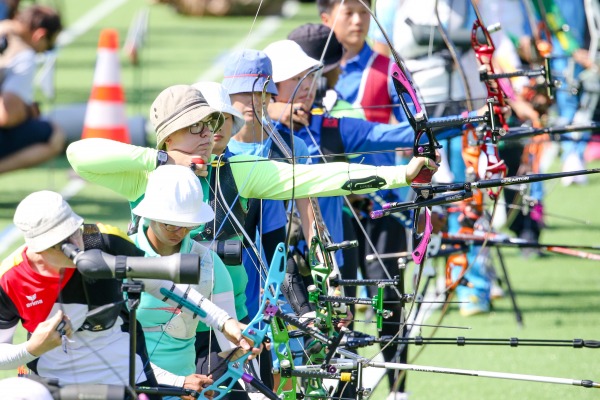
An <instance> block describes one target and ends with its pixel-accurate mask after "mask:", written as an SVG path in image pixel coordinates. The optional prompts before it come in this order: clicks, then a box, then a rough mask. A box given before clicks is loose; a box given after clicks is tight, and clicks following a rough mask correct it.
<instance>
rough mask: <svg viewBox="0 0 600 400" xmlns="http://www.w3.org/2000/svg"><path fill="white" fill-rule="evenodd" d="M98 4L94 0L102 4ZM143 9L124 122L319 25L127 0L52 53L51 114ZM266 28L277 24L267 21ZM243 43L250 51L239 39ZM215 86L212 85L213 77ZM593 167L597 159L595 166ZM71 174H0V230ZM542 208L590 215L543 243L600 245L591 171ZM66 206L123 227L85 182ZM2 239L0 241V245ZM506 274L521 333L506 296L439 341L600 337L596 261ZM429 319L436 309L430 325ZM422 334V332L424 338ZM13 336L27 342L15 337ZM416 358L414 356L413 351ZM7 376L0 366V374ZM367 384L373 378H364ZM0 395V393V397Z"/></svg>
mask: <svg viewBox="0 0 600 400" xmlns="http://www.w3.org/2000/svg"><path fill="white" fill-rule="evenodd" d="M99 3H101V2H94V3H93V4H94V5H95V4H99ZM61 4H62V5H63V13H64V15H65V19H66V25H67V26H69V25H72V24H74V23H75V22H77V21H78V20H79V19H80V18H81V17H82V16H84V15H85V14H86V13H88V12H89V11H90V9H91V8H92V6H91V5H90V4H92V2H86V1H75V0H64V1H62V2H61ZM145 7H149V9H150V14H149V15H150V17H149V32H148V37H147V41H146V46H145V47H144V49H143V50H142V53H141V61H142V63H141V66H139V67H134V66H132V65H130V64H129V62H128V61H127V59H126V58H125V57H124V56H123V57H122V63H121V65H122V79H123V86H124V89H125V91H126V97H127V109H128V113H129V114H130V115H132V114H140V113H141V114H144V115H145V114H146V110H147V109H148V107H149V105H150V103H151V102H152V100H153V99H154V97H155V96H156V95H157V94H158V92H159V91H160V90H162V89H163V88H165V87H167V86H169V85H172V84H177V83H192V82H194V81H196V80H197V79H198V78H199V77H201V76H202V75H203V74H205V73H206V71H208V70H209V69H210V68H211V66H212V65H213V64H214V63H215V62H216V61H217V60H219V57H221V56H222V55H223V54H224V53H225V52H226V51H227V50H228V49H230V48H232V47H233V46H235V45H238V44H240V42H242V41H243V40H245V39H246V40H248V42H246V43H251V46H250V47H253V48H258V49H262V48H264V47H265V45H266V44H268V43H269V42H270V41H273V40H278V39H283V38H285V36H286V35H287V33H288V32H289V31H290V30H291V29H293V28H294V27H296V26H298V25H300V24H302V23H305V22H316V21H317V12H316V8H315V6H314V4H302V5H301V6H300V8H299V10H298V12H297V13H296V14H295V15H294V16H293V17H291V18H289V19H283V20H273V19H268V20H266V21H267V22H265V25H264V26H263V29H264V28H265V27H270V28H272V31H271V32H269V33H268V34H267V35H266V36H265V37H263V38H258V37H257V36H258V33H257V32H258V30H259V29H258V26H259V25H260V24H261V23H262V22H263V21H265V19H264V18H259V19H258V20H257V21H256V23H255V28H254V30H253V31H252V32H251V26H252V23H253V18H251V17H239V18H237V17H236V18H202V19H198V18H188V17H182V16H179V15H177V14H175V13H174V12H173V11H172V10H171V9H169V8H168V7H166V6H164V5H152V6H150V3H149V2H146V1H142V0H130V1H125V2H123V3H122V5H120V6H119V7H118V8H116V9H115V10H114V11H113V12H111V13H109V14H108V15H107V16H106V17H104V18H102V19H101V20H100V21H98V22H97V23H95V24H94V25H93V26H91V27H90V29H89V30H87V31H85V32H84V33H83V34H82V35H81V36H79V37H78V38H76V39H75V40H74V41H73V42H72V43H71V44H70V45H68V46H66V47H65V48H62V49H60V50H59V58H58V62H57V66H58V68H57V75H56V86H57V96H56V99H54V100H53V101H52V102H49V101H46V100H44V99H42V98H40V100H41V101H42V106H43V107H44V108H45V110H48V109H49V108H50V107H52V106H53V105H60V104H67V103H80V102H85V101H86V100H87V98H88V96H89V93H90V89H91V84H92V76H93V72H94V63H95V58H96V44H97V38H98V33H99V31H100V30H101V29H102V28H105V27H111V28H116V29H118V30H119V32H120V34H121V41H123V40H124V38H125V36H126V32H127V28H128V26H129V23H130V21H131V19H132V17H133V15H134V14H135V13H136V12H137V11H138V10H140V9H142V8H145ZM270 24H273V25H270ZM241 46H242V47H249V46H247V45H246V46H245V45H243V44H241ZM213 79H220V77H218V76H217V77H215V78H213ZM593 166H595V167H600V164H596V165H593ZM71 177H72V172H71V170H70V168H69V165H68V163H67V162H66V160H65V159H64V157H63V158H58V159H56V160H54V161H52V162H50V163H47V164H45V165H43V166H39V167H36V168H32V169H29V170H25V171H18V172H14V173H10V174H5V175H0V187H1V188H2V189H1V190H0V235H2V232H6V231H5V230H6V228H7V227H9V225H10V223H11V220H12V216H13V213H14V209H15V207H16V205H17V204H18V202H19V201H20V200H21V199H22V198H23V197H25V196H26V195H27V194H29V193H30V192H32V191H35V190H41V189H50V190H56V191H61V190H62V189H63V188H65V187H66V185H67V184H68V182H69V180H70V179H71ZM547 187H548V188H549V195H548V199H547V203H546V210H547V211H548V212H551V213H554V214H560V215H569V216H572V217H575V218H580V219H587V220H589V221H590V222H591V224H589V225H582V224H577V223H573V222H568V221H564V220H560V219H556V218H547V223H548V225H549V226H548V229H546V230H545V231H544V234H543V241H544V242H546V243H573V244H575V243H580V244H588V245H598V244H599V243H600V228H599V227H600V213H598V212H597V211H596V208H595V206H596V205H597V204H598V203H597V202H598V199H599V196H598V193H599V187H600V177H597V176H591V177H590V179H589V184H588V185H587V186H583V187H579V186H577V187H567V188H563V187H562V186H560V184H559V185H557V186H556V185H555V184H554V183H550V184H548V185H547ZM70 203H71V204H72V205H73V208H74V209H75V211H76V212H78V213H79V214H81V215H82V216H84V217H85V219H86V220H87V221H94V222H95V221H101V222H105V223H111V224H114V225H116V226H118V227H120V228H126V226H127V222H128V217H129V209H128V205H127V203H126V202H125V201H124V200H123V199H121V198H118V197H117V196H115V195H114V194H112V193H111V192H109V191H108V190H106V189H103V188H100V187H98V186H96V185H92V184H87V185H85V186H84V187H83V189H82V190H81V191H79V192H78V193H77V194H76V195H75V196H74V197H73V198H72V199H71V200H70ZM4 240H7V239H6V237H4V236H0V245H4V244H5V242H4ZM19 245H20V242H19V241H16V242H14V243H11V244H10V245H8V246H6V249H5V250H4V251H2V252H0V257H5V256H6V255H7V254H8V253H9V252H11V251H12V250H13V249H15V248H16V247H17V246H19ZM505 254H506V259H507V263H508V268H509V272H510V277H511V279H512V283H513V286H514V289H515V291H516V294H517V301H518V303H519V306H520V307H521V309H522V311H523V315H524V323H525V326H524V328H523V329H518V328H517V324H516V323H515V320H514V314H513V311H512V308H511V305H510V302H509V300H508V299H501V300H498V301H496V302H494V311H493V312H492V313H490V314H487V315H480V316H475V317H471V318H462V317H460V316H459V315H458V313H457V312H456V311H455V310H451V311H450V312H449V314H448V315H447V316H446V318H445V319H444V324H446V325H459V326H470V327H471V328H472V330H470V331H466V333H465V331H456V330H442V329H440V330H439V331H438V333H437V336H443V337H455V336H460V335H463V336H468V337H469V336H470V337H495V338H508V337H511V336H517V337H520V338H536V339H543V338H548V339H573V338H584V339H598V338H599V337H598V336H599V329H598V326H599V325H598V320H599V319H600V274H598V273H597V269H598V268H599V266H598V263H597V262H593V261H588V260H581V259H576V258H569V257H565V256H558V255H553V256H549V257H546V258H539V259H523V258H521V257H520V256H519V252H517V251H514V250H510V251H508V250H507V251H505ZM436 320H437V314H434V316H433V317H432V318H431V319H430V322H431V321H436ZM427 335H428V330H427V329H424V330H423V336H427ZM17 340H19V341H20V340H24V338H23V335H22V332H21V333H20V336H19V337H18V338H17ZM413 353H414V351H413ZM597 360H598V357H597V354H595V350H593V349H569V348H541V347H536V348H514V349H511V348H507V347H464V348H459V347H456V346H434V345H431V346H428V347H426V349H425V350H424V352H423V354H422V355H421V357H420V358H419V359H418V360H417V362H416V363H417V364H423V365H432V366H445V367H452V368H465V369H467V368H469V369H481V370H490V371H501V372H515V373H523V374H533V375H549V376H556V377H565V378H573V379H594V380H600V373H598V370H599V368H598V366H599V363H598V361H597ZM14 373H15V372H14V371H0V377H4V376H12V375H14ZM369 384H370V382H369ZM408 390H409V392H411V398H414V399H516V398H518V399H592V398H597V393H596V392H594V391H593V389H584V388H580V387H570V386H559V385H550V384H540V383H528V382H516V381H504V380H492V379H485V378H472V377H457V376H450V375H441V374H432V373H416V372H415V373H409V378H408ZM388 393H389V391H388V388H387V384H386V383H385V382H384V383H382V384H381V385H380V386H379V387H378V389H377V390H376V391H375V393H374V394H373V396H372V398H373V399H384V398H385V397H386V396H387V394H388ZM0 397H1V396H0Z"/></svg>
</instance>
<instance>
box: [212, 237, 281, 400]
mask: <svg viewBox="0 0 600 400" xmlns="http://www.w3.org/2000/svg"><path fill="white" fill-rule="evenodd" d="M285 259H286V252H285V247H284V245H283V244H282V243H281V244H279V246H277V249H276V251H275V254H274V256H273V260H272V261H271V265H270V268H269V274H268V275H267V278H266V281H265V288H264V292H263V295H262V298H261V303H260V308H259V311H258V313H257V314H256V315H255V316H254V318H253V319H252V321H251V322H250V323H249V324H248V326H247V327H246V328H245V329H244V331H243V332H242V334H243V335H244V336H245V337H247V338H249V339H251V340H252V341H253V342H254V346H256V347H260V344H261V343H262V342H263V340H264V339H265V335H266V333H267V330H268V328H269V321H268V320H269V318H267V317H265V310H266V308H267V307H268V306H269V305H275V304H277V299H278V298H279V295H280V294H281V283H282V282H283V278H284V276H285V270H286V269H285V265H286V263H285ZM250 355H251V352H248V353H245V354H244V355H242V356H241V357H239V358H238V359H236V360H233V361H231V360H230V361H228V362H227V372H225V374H223V376H222V377H221V378H219V379H218V380H217V381H215V382H213V384H212V385H210V386H209V387H207V388H206V389H204V390H203V391H202V393H201V394H202V395H206V392H209V391H212V392H213V393H214V397H213V398H214V399H215V400H218V399H220V398H222V397H223V396H225V395H226V394H227V393H228V392H229V391H230V390H231V388H232V387H233V385H234V384H235V382H236V381H237V380H238V379H243V380H244V382H246V383H249V384H250V385H252V386H254V387H255V388H256V389H258V390H259V391H260V392H261V393H263V394H264V395H265V396H267V397H269V398H271V399H278V397H277V396H276V395H274V393H272V391H271V390H270V388H268V387H266V385H264V384H263V383H262V382H260V381H258V380H257V379H256V378H254V377H253V376H252V375H250V374H247V373H246V372H244V363H245V362H246V361H247V360H248V357H249V356H250Z"/></svg>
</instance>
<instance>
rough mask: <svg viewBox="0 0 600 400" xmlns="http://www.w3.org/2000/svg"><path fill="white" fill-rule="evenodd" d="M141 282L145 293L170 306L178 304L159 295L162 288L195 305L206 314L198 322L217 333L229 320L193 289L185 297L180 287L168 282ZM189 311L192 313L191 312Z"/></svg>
mask: <svg viewBox="0 0 600 400" xmlns="http://www.w3.org/2000/svg"><path fill="white" fill-rule="evenodd" d="M143 282H144V287H145V290H146V292H147V293H149V294H151V295H152V296H154V297H156V298H157V299H159V300H161V301H164V302H166V303H168V304H170V305H174V306H178V305H179V304H178V303H177V302H175V301H173V300H170V299H167V298H166V297H165V296H164V295H163V294H162V293H160V290H161V289H163V288H164V289H166V290H168V291H169V292H172V293H174V294H176V295H177V296H180V297H184V298H185V299H186V300H187V301H189V302H190V303H192V304H195V305H197V306H198V307H200V308H201V309H202V310H204V311H205V312H206V317H201V316H200V317H199V319H200V321H202V322H204V323H205V324H206V325H208V326H210V327H211V328H213V329H215V330H217V331H220V330H221V329H222V327H223V324H225V321H227V320H228V319H230V318H231V316H230V315H229V314H228V313H227V312H226V311H224V310H222V309H221V308H219V307H217V306H216V305H215V304H214V303H213V302H211V301H210V300H208V299H207V298H206V297H204V296H203V295H202V294H200V293H199V292H198V291H196V290H194V289H191V290H189V292H188V293H187V296H186V294H185V291H184V290H181V287H182V285H175V284H174V283H173V282H170V281H163V280H158V279H143ZM186 286H187V285H186ZM191 311H192V312H193V310H191Z"/></svg>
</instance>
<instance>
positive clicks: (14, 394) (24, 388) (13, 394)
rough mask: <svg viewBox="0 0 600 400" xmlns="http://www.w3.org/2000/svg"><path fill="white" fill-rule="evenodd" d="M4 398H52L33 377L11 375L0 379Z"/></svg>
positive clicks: (17, 399)
mask: <svg viewBox="0 0 600 400" xmlns="http://www.w3.org/2000/svg"><path fill="white" fill-rule="evenodd" d="M0 393H2V398H3V399H4V400H53V399H54V397H52V394H51V393H50V391H49V390H48V389H47V388H46V386H44V385H43V384H41V383H40V382H36V381H34V380H33V379H28V378H22V377H12V378H6V379H2V380H0Z"/></svg>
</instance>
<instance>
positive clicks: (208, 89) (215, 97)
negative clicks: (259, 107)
mask: <svg viewBox="0 0 600 400" xmlns="http://www.w3.org/2000/svg"><path fill="white" fill-rule="evenodd" d="M192 87H193V88H195V89H198V90H199V91H200V93H202V96H204V98H205V99H206V101H207V102H208V105H209V106H211V107H212V108H214V109H215V110H217V111H220V112H222V113H227V114H231V116H232V117H233V128H232V129H231V135H235V134H236V133H238V132H239V131H240V129H242V126H244V124H245V123H246V122H245V121H244V117H243V116H242V114H241V113H240V112H239V111H238V110H236V109H235V108H233V106H232V105H231V98H230V97H229V92H228V91H227V88H225V86H223V85H221V84H220V83H218V82H196V83H194V84H193V85H192Z"/></svg>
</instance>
